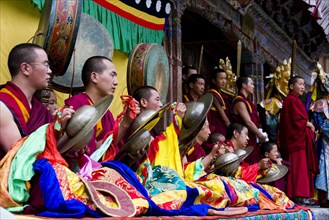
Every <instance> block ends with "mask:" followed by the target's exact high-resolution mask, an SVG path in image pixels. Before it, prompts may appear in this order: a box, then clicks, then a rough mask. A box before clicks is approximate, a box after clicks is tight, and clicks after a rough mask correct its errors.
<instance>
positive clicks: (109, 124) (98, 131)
mask: <svg viewBox="0 0 329 220" xmlns="http://www.w3.org/2000/svg"><path fill="white" fill-rule="evenodd" d="M93 104H94V103H93V101H91V99H90V97H89V96H88V95H87V94H86V93H80V94H77V95H75V96H73V97H71V98H68V99H66V100H65V105H66V106H72V107H73V109H74V110H77V109H78V108H80V107H81V106H84V105H93ZM114 123H115V121H114V117H113V114H112V113H111V112H110V110H107V111H106V113H105V115H104V116H103V117H102V119H101V120H100V121H99V122H98V123H97V124H96V126H95V127H94V134H93V137H92V139H91V140H90V142H89V144H88V147H89V152H87V153H88V155H91V154H92V153H93V152H95V150H96V148H97V147H96V142H98V141H102V140H103V138H104V137H105V135H106V134H107V133H108V132H110V131H112V130H113V128H114Z"/></svg>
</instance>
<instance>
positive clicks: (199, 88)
mask: <svg viewBox="0 0 329 220" xmlns="http://www.w3.org/2000/svg"><path fill="white" fill-rule="evenodd" d="M204 87H205V81H204V79H202V78H198V79H197V80H196V82H195V83H191V89H192V90H193V91H194V92H195V93H196V94H198V95H199V96H201V95H203V93H204Z"/></svg>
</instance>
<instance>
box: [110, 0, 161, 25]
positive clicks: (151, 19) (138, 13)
mask: <svg viewBox="0 0 329 220" xmlns="http://www.w3.org/2000/svg"><path fill="white" fill-rule="evenodd" d="M106 1H107V2H108V3H110V4H112V5H115V6H116V7H118V8H120V9H121V10H124V11H126V12H128V13H130V14H133V15H134V16H136V17H138V18H141V19H143V20H146V21H149V22H152V23H154V24H163V23H164V22H163V19H164V18H158V17H155V16H153V15H149V14H147V13H145V12H142V11H140V10H138V9H135V8H133V7H131V6H129V5H126V4H125V3H123V2H120V0H106Z"/></svg>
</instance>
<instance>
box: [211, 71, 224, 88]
mask: <svg viewBox="0 0 329 220" xmlns="http://www.w3.org/2000/svg"><path fill="white" fill-rule="evenodd" d="M226 82H227V78H226V73H225V72H219V73H217V74H216V80H215V81H214V84H215V86H216V88H219V89H224V88H225V86H226Z"/></svg>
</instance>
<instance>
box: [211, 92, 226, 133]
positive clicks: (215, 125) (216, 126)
mask: <svg viewBox="0 0 329 220" xmlns="http://www.w3.org/2000/svg"><path fill="white" fill-rule="evenodd" d="M208 92H209V93H211V94H212V95H213V97H214V99H217V100H218V102H219V104H220V105H221V108H222V109H223V110H224V112H225V114H226V116H227V117H228V118H229V109H228V108H227V107H228V106H227V105H226V102H225V100H224V98H223V96H222V94H221V93H219V92H218V91H217V90H215V89H211V90H209V91H208ZM207 118H208V121H209V125H210V127H211V128H212V129H211V133H220V134H222V135H224V136H226V130H227V127H226V125H225V123H224V121H223V119H222V118H221V117H220V115H219V112H218V111H217V109H216V107H215V105H214V104H213V105H212V107H211V108H210V111H209V112H208V114H207Z"/></svg>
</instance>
